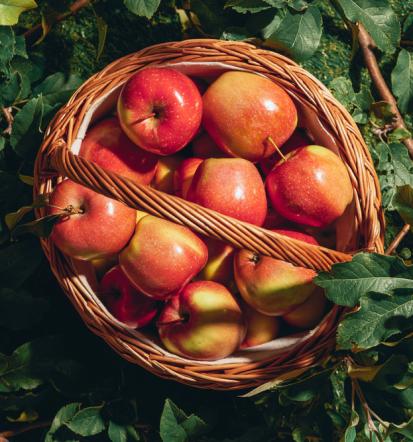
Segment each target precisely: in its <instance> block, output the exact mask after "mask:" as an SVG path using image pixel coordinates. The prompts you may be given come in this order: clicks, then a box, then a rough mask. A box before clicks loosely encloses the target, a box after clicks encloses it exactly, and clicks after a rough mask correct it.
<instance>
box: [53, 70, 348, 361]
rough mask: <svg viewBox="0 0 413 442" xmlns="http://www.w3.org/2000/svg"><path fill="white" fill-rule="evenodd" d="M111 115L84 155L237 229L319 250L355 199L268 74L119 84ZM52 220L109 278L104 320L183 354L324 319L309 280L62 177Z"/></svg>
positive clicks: (244, 342)
mask: <svg viewBox="0 0 413 442" xmlns="http://www.w3.org/2000/svg"><path fill="white" fill-rule="evenodd" d="M113 115H114V116H110V117H107V118H105V119H103V120H101V121H99V122H98V123H96V124H95V125H94V126H93V127H92V128H91V129H90V130H89V131H88V132H87V134H86V136H85V138H84V140H83V142H82V145H81V148H80V152H79V155H80V156H82V157H84V158H86V159H88V160H90V161H93V162H95V163H97V164H98V165H100V166H101V167H103V168H105V169H107V170H110V171H113V172H116V173H117V174H120V175H123V176H125V177H127V178H129V179H130V180H133V181H134V182H136V183H139V184H145V185H151V186H153V187H154V188H155V189H158V190H161V191H163V192H167V193H170V194H174V195H177V196H179V197H181V198H184V199H187V200H189V201H192V202H195V203H197V204H200V205H202V206H204V207H207V208H210V209H213V210H215V211H217V212H220V213H222V214H225V215H229V216H231V217H234V218H237V219H239V220H242V221H245V222H248V223H251V224H255V225H257V226H264V227H266V228H268V229H272V230H274V231H275V232H278V233H280V234H282V235H286V236H289V237H292V238H295V239H298V240H301V241H305V242H308V243H310V244H319V241H320V238H322V237H323V235H322V234H323V232H326V231H327V232H328V231H334V223H335V222H336V220H337V219H338V218H339V217H340V216H342V215H343V213H344V211H345V210H346V208H347V207H348V206H349V204H350V203H351V201H352V199H353V189H352V186H351V182H350V177H349V175H348V172H347V169H346V167H345V165H344V164H343V162H342V160H341V159H340V158H339V157H338V156H337V155H336V154H335V153H333V152H332V151H330V150H329V149H327V148H324V147H321V146H318V145H313V144H312V141H311V139H310V138H309V136H308V135H307V134H306V132H305V130H303V129H297V123H298V121H297V120H298V117H297V109H296V107H295V105H294V102H293V101H292V100H291V98H290V97H289V95H288V94H287V93H286V91H285V90H284V89H283V88H281V87H280V86H278V85H276V84H275V83H273V82H272V81H270V80H269V79H268V78H265V77H263V76H259V75H256V74H252V73H246V72H238V71H229V72H225V73H223V74H222V75H221V76H219V77H218V78H217V79H216V80H215V81H214V82H212V83H211V84H210V85H208V84H207V83H205V82H204V81H203V80H199V79H191V78H190V77H188V76H186V75H184V74H182V73H180V72H179V71H177V70H174V69H169V68H159V67H150V68H147V69H144V70H141V71H139V72H138V73H136V74H135V75H133V76H132V77H131V78H130V79H129V81H128V82H127V83H126V84H125V85H124V87H123V89H122V91H121V93H120V96H119V99H118V106H117V113H116V114H113ZM50 212H51V213H61V214H62V213H63V216H62V218H61V219H60V220H59V222H58V223H57V224H56V225H55V227H54V229H53V232H52V240H53V241H54V243H55V244H56V246H57V247H58V248H60V249H61V250H62V251H63V252H64V253H65V254H67V255H69V256H71V257H73V258H75V259H82V260H91V261H92V263H94V265H95V268H96V269H97V273H98V274H100V276H102V275H103V277H101V279H100V288H101V290H100V293H99V295H100V296H101V299H102V301H103V302H104V303H105V305H106V307H107V309H108V310H109V311H110V312H111V313H112V315H113V316H114V317H116V318H117V319H118V320H119V321H121V322H123V323H125V324H126V325H127V326H129V327H133V328H141V327H145V326H148V327H152V330H155V327H156V329H157V331H158V333H159V337H160V339H161V341H162V343H163V344H164V346H165V347H166V348H167V350H169V351H170V352H173V353H175V354H177V355H180V356H183V357H187V358H193V359H199V360H215V359H220V358H225V357H227V356H228V355H230V354H231V353H233V352H234V351H236V350H237V349H239V348H243V349H244V348H247V347H252V346H257V345H260V344H263V343H265V342H268V341H271V340H273V339H275V338H277V337H278V336H280V335H283V334H284V335H285V334H288V333H291V332H296V331H297V330H299V329H301V330H303V329H308V328H311V327H314V326H315V325H316V324H317V323H319V321H320V319H321V318H322V317H323V315H324V314H325V309H326V300H325V298H324V294H323V293H322V291H320V290H319V289H317V288H316V286H315V285H314V284H313V282H312V280H313V278H314V277H315V272H314V271H313V270H310V269H306V268H302V267H295V266H293V265H292V264H290V263H288V262H284V261H281V260H277V259H273V258H269V257H266V256H261V255H259V254H257V253H254V252H252V251H249V250H236V249H234V248H233V247H232V246H231V245H229V244H226V243H223V242H220V241H218V240H213V239H210V238H206V237H202V236H200V235H197V234H196V233H194V232H193V231H191V230H190V229H189V228H187V227H184V226H181V225H178V224H175V223H173V222H170V221H166V220H164V219H161V218H158V217H155V216H152V215H149V214H147V213H145V212H141V211H136V210H133V209H131V208H129V207H127V206H125V205H124V204H122V203H120V202H118V201H115V200H113V199H110V198H108V197H106V196H103V195H100V194H97V193H95V192H93V191H92V190H89V189H87V188H85V187H83V186H81V185H79V184H76V183H74V182H72V181H70V180H67V179H66V180H64V181H62V182H61V183H60V184H58V185H57V186H56V188H55V190H54V191H53V193H52V195H51V198H50ZM316 238H318V240H317V239H316ZM102 269H104V271H102Z"/></svg>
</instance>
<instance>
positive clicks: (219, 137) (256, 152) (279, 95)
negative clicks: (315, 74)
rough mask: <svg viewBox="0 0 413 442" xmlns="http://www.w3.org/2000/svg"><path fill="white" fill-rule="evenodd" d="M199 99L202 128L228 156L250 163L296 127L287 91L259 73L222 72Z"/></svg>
mask: <svg viewBox="0 0 413 442" xmlns="http://www.w3.org/2000/svg"><path fill="white" fill-rule="evenodd" d="M202 98H203V103H204V108H203V119H202V122H203V123H202V124H203V127H204V128H205V130H206V131H207V132H208V133H209V135H210V136H211V138H212V139H213V140H214V141H215V143H216V144H217V145H218V146H219V147H220V148H221V149H222V150H223V151H224V152H226V153H227V154H229V155H230V156H235V157H241V158H245V159H247V160H250V161H253V162H256V161H260V160H262V159H263V158H266V157H269V156H270V155H271V154H273V153H274V152H275V150H276V148H275V146H274V145H276V146H278V147H281V146H282V145H283V144H284V143H285V142H286V141H287V140H288V138H290V136H291V134H292V133H293V132H294V130H295V128H296V126H297V109H296V107H295V105H294V103H293V101H292V100H291V98H290V97H289V95H288V94H287V92H285V90H284V89H282V88H281V87H280V86H278V85H277V84H275V83H274V82H272V81H271V80H269V79H268V78H266V77H263V76H260V75H256V74H252V73H248V72H237V71H229V72H225V73H224V74H222V75H221V76H220V77H219V78H218V79H217V80H215V81H214V82H213V83H212V84H211V86H209V88H208V89H207V91H206V92H205V93H204V95H203V97H202Z"/></svg>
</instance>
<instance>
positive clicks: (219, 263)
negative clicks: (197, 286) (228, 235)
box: [198, 238, 234, 287]
mask: <svg viewBox="0 0 413 442" xmlns="http://www.w3.org/2000/svg"><path fill="white" fill-rule="evenodd" d="M204 242H205V244H206V246H207V248H208V261H207V263H206V264H205V267H204V268H203V269H202V270H201V272H200V273H199V275H198V278H199V279H202V280H205V281H215V282H219V283H221V284H223V285H225V286H227V287H228V286H229V285H230V283H231V281H232V280H233V269H234V265H233V260H234V248H233V247H232V246H230V245H229V244H227V243H225V242H223V241H219V240H217V239H212V238H205V239H204Z"/></svg>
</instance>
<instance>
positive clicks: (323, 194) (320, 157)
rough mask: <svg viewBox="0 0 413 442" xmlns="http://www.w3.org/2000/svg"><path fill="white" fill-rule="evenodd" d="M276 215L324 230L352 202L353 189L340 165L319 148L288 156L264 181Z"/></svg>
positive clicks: (330, 154) (345, 171)
mask: <svg viewBox="0 0 413 442" xmlns="http://www.w3.org/2000/svg"><path fill="white" fill-rule="evenodd" d="M266 188H267V193H268V196H269V198H270V200H271V204H272V206H273V208H274V209H275V211H276V212H278V213H280V215H281V216H283V217H284V218H287V219H288V220H290V221H293V222H296V223H298V224H304V225H309V226H313V227H326V226H328V225H329V224H331V223H332V222H334V221H335V220H336V219H337V218H339V217H340V216H341V215H342V214H343V213H344V211H345V210H346V208H347V206H348V205H349V204H350V203H351V202H352V200H353V188H352V186H351V181H350V177H349V174H348V172H347V169H346V166H345V165H344V163H343V161H342V160H341V159H340V158H339V157H338V156H337V155H336V154H335V153H333V152H332V151H330V150H329V149H326V148H325V147H322V146H315V145H311V146H306V147H302V148H300V149H297V150H294V151H293V152H290V153H289V154H288V155H287V156H286V157H285V159H283V160H281V161H280V162H278V163H277V164H276V165H275V167H274V168H273V170H272V171H271V172H270V174H269V175H268V176H267V179H266Z"/></svg>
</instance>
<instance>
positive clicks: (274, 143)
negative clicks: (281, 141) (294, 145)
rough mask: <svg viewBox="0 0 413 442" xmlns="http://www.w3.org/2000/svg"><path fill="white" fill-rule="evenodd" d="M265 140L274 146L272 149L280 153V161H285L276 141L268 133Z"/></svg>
mask: <svg viewBox="0 0 413 442" xmlns="http://www.w3.org/2000/svg"><path fill="white" fill-rule="evenodd" d="M267 141H268V142H269V143H270V144H272V146H273V147H274V149H275V150H276V152H277V153H278V155H280V157H281V159H282V161H287V158H286V156H285V155H284V154H283V153H282V152H281V149H280V148H279V147H278V146H277V143H276V142H275V141H274V140H273V138H272V136H271V135H269V136H268V137H267Z"/></svg>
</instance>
